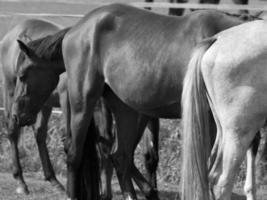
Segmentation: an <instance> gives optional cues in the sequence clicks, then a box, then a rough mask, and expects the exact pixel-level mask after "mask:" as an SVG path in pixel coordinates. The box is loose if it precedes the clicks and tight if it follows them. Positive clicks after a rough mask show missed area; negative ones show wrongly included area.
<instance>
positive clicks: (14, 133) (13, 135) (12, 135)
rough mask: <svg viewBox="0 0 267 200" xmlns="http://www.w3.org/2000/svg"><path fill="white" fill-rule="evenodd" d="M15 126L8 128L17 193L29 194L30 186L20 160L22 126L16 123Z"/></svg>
mask: <svg viewBox="0 0 267 200" xmlns="http://www.w3.org/2000/svg"><path fill="white" fill-rule="evenodd" d="M12 126H13V127H12V128H10V126H9V129H8V139H9V142H10V149H11V160H12V173H13V177H14V178H15V179H16V180H17V185H18V186H17V188H16V193H18V194H29V189H28V186H27V185H26V183H25V181H24V178H23V173H22V168H21V165H20V162H19V150H18V139H19V135H20V128H19V127H17V126H16V125H15V124H14V123H13V125H12Z"/></svg>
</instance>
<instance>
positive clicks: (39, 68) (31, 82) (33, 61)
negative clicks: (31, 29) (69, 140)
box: [12, 40, 59, 126]
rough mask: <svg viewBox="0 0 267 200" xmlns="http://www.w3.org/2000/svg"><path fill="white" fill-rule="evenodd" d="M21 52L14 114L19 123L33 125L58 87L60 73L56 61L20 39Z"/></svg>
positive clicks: (13, 108)
mask: <svg viewBox="0 0 267 200" xmlns="http://www.w3.org/2000/svg"><path fill="white" fill-rule="evenodd" d="M18 44H19V48H20V50H21V53H20V55H19V58H18V60H17V67H16V69H17V78H16V88H15V94H14V103H13V105H12V116H13V118H14V120H15V121H16V123H17V124H18V125H21V126H24V125H31V124H33V123H34V122H35V120H36V117H37V113H38V112H39V111H40V109H41V107H42V106H43V105H44V103H45V101H46V100H47V99H48V98H49V96H50V94H51V93H52V92H53V90H54V89H55V88H56V86H57V83H58V80H59V74H58V73H56V72H55V67H54V66H55V65H56V63H55V62H52V61H50V60H47V59H44V58H42V57H40V56H39V55H38V54H37V53H36V52H35V51H34V50H33V49H32V48H30V47H29V46H27V45H26V44H25V43H23V42H22V41H20V40H18Z"/></svg>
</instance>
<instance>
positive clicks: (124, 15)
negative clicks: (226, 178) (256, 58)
mask: <svg viewBox="0 0 267 200" xmlns="http://www.w3.org/2000/svg"><path fill="white" fill-rule="evenodd" d="M222 15H223V14H218V13H217V14H216V12H215V11H210V12H209V11H199V12H195V13H193V14H191V15H187V16H183V17H170V16H164V15H159V14H155V13H151V12H149V11H145V10H142V9H137V8H134V7H131V6H126V5H120V4H114V5H109V6H104V7H101V8H99V9H96V10H94V11H93V12H91V13H89V14H88V15H86V16H85V17H84V18H83V19H82V20H81V21H80V22H79V23H78V24H77V25H75V26H74V27H73V28H72V29H71V30H70V31H69V32H68V33H67V34H66V36H65V38H64V40H63V51H64V52H65V53H63V54H64V55H65V56H64V59H65V58H66V63H67V67H66V68H67V71H68V66H71V68H72V69H71V68H69V70H70V71H69V72H68V73H70V74H74V73H75V74H76V76H77V77H76V78H77V79H78V80H79V81H80V82H84V84H86V82H88V81H86V79H88V77H89V76H88V74H93V73H92V71H94V72H95V73H97V74H98V75H99V76H98V77H100V78H101V79H102V78H103V79H104V81H105V83H106V84H107V85H108V86H109V87H110V88H111V89H112V90H113V91H114V93H115V94H116V95H118V96H119V97H120V99H121V100H122V101H123V102H124V103H126V104H128V105H130V106H132V107H134V108H136V109H138V110H142V111H144V112H146V111H147V108H149V109H150V110H157V111H159V110H160V112H164V109H166V108H168V110H176V111H177V112H179V111H178V110H177V108H176V107H178V105H180V100H179V98H177V93H174V92H173V91H177V92H178V94H179V95H180V94H181V90H182V80H183V77H184V74H185V71H186V68H187V64H188V61H189V59H190V55H191V53H192V50H193V47H194V46H195V45H196V43H197V42H199V41H201V40H202V39H203V38H205V37H209V36H211V35H214V34H216V33H217V32H218V31H221V30H223V29H225V28H228V27H231V26H233V25H237V24H238V23H241V21H240V20H228V19H225V20H224V21H223V20H222ZM211 18H212V20H216V21H217V22H213V23H211V22H212V20H211ZM78 65H79V67H77V68H74V67H73V66H78ZM72 70H73V71H72ZM77 71H78V72H77ZM84 84H83V85H84ZM81 85H82V84H81ZM166 88H167V89H166ZM155 99H156V100H155ZM175 108H176V109H175Z"/></svg>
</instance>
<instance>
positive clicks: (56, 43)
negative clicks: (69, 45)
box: [28, 27, 70, 61]
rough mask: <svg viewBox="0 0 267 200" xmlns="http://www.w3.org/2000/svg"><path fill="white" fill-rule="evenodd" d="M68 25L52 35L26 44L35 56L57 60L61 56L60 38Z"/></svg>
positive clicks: (61, 38) (66, 30) (67, 29)
mask: <svg viewBox="0 0 267 200" xmlns="http://www.w3.org/2000/svg"><path fill="white" fill-rule="evenodd" d="M69 30H70V27H68V28H65V29H63V30H61V31H59V32H57V33H55V34H53V35H48V36H46V37H43V38H40V39H37V40H33V41H30V42H29V43H28V46H29V47H30V48H31V49H32V50H33V51H34V52H35V53H36V54H37V56H39V57H41V58H43V59H46V60H51V61H53V60H57V59H59V58H62V48H61V44H62V40H63V38H64V36H65V34H66V33H67V32H68V31H69Z"/></svg>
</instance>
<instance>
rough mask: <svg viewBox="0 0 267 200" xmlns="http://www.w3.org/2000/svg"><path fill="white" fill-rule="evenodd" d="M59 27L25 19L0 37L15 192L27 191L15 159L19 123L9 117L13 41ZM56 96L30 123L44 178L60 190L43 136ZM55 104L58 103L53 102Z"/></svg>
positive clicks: (13, 78) (15, 48)
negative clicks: (33, 121)
mask: <svg viewBox="0 0 267 200" xmlns="http://www.w3.org/2000/svg"><path fill="white" fill-rule="evenodd" d="M59 30H60V27H59V26H58V25H55V24H52V23H50V22H47V21H42V20H27V21H25V22H23V23H21V24H19V25H17V26H15V27H14V28H13V29H12V30H10V31H9V32H8V33H7V34H6V35H5V36H4V38H3V39H2V41H1V47H0V55H1V56H0V57H1V60H0V63H1V65H2V73H3V74H2V75H3V76H2V77H3V94H4V96H3V99H4V107H5V116H6V120H7V133H8V138H9V141H10V144H11V159H12V172H13V176H14V178H15V179H16V180H17V183H18V187H17V189H16V192H17V193H26V194H27V193H29V190H28V187H27V185H26V183H25V181H24V178H23V174H22V168H21V165H20V162H19V155H18V154H19V152H18V147H17V143H18V139H19V135H20V131H21V126H18V125H17V124H16V123H14V121H13V119H12V116H11V107H12V103H13V101H14V92H15V84H16V74H17V71H16V62H17V59H18V56H19V53H20V49H19V47H18V44H17V42H15V41H14V40H16V39H17V38H20V39H21V40H23V41H25V42H29V41H30V40H34V39H37V38H41V37H44V36H46V35H50V34H53V33H55V32H57V31H59ZM56 96H57V95H55V94H52V95H51V97H50V99H48V101H47V103H46V104H45V105H44V106H43V107H42V109H41V111H40V112H39V113H38V117H37V120H36V123H35V124H34V125H33V126H32V128H33V131H34V135H35V138H36V142H37V145H38V150H39V154H40V158H41V162H42V166H43V170H44V176H45V180H47V181H49V182H51V184H52V186H53V187H55V188H57V189H59V190H60V191H63V190H64V188H63V186H62V185H61V184H60V183H59V181H58V180H57V179H56V176H55V173H54V170H53V167H52V165H51V162H50V159H49V155H48V151H47V147H46V136H47V123H48V119H49V117H50V114H51V110H52V106H55V104H54V103H53V105H51V103H52V102H53V101H54V98H55V97H56ZM56 105H57V106H58V103H56Z"/></svg>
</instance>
